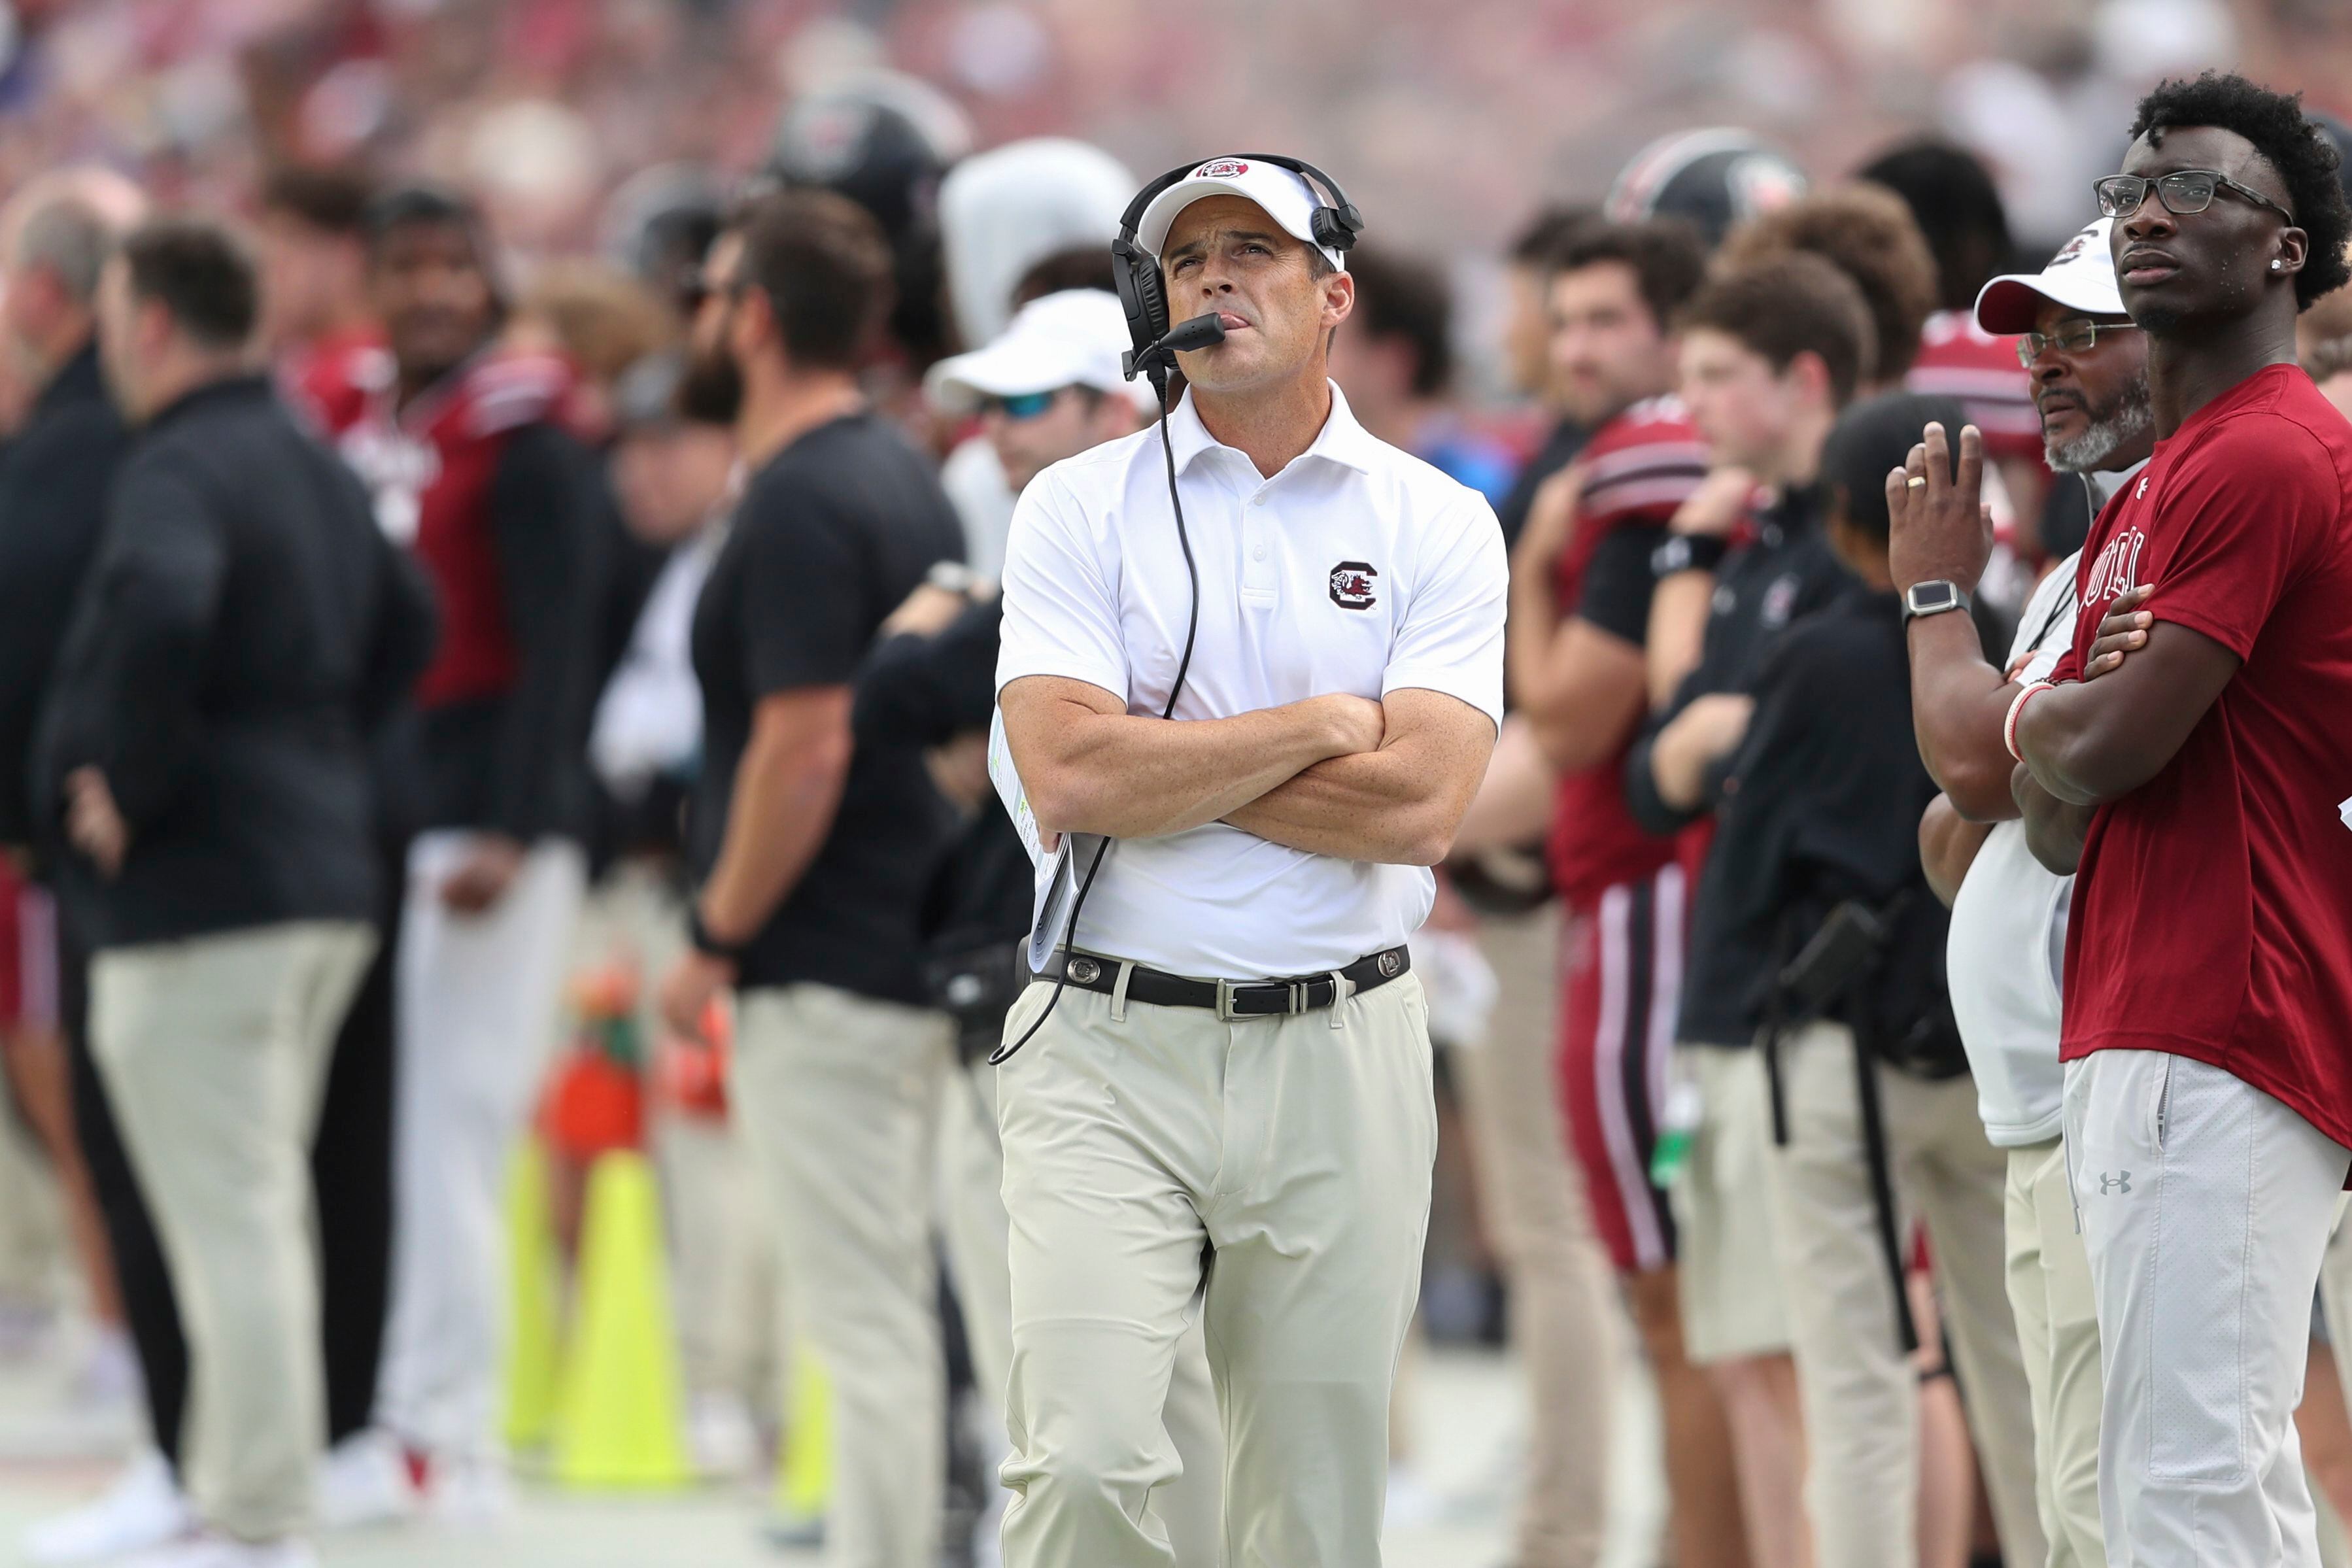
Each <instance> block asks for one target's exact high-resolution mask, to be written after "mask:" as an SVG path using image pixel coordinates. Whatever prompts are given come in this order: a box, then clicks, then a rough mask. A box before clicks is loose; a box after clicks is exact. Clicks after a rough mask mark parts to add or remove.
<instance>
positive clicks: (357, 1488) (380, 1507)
mask: <svg viewBox="0 0 2352 1568" xmlns="http://www.w3.org/2000/svg"><path fill="white" fill-rule="evenodd" d="M318 1498H319V1522H320V1525H322V1526H324V1527H325V1528H326V1529H329V1530H357V1529H361V1528H363V1527H365V1526H368V1525H373V1524H399V1523H402V1522H404V1521H407V1520H411V1519H414V1518H415V1517H416V1511H417V1496H416V1488H415V1484H414V1483H413V1482H411V1481H410V1479H408V1456H407V1455H406V1454H405V1453H404V1452H402V1451H401V1447H400V1444H399V1441H398V1440H397V1439H395V1438H394V1436H392V1434H391V1433H389V1432H386V1431H383V1430H382V1429H381V1428H378V1427H373V1426H372V1427H370V1428H368V1429H367V1430H366V1431H364V1432H354V1433H352V1435H351V1436H348V1437H346V1438H344V1439H343V1440H342V1441H341V1442H340V1443H338V1444H336V1445H335V1446H334V1447H331V1448H330V1449H328V1450H327V1451H326V1453H325V1454H324V1455H322V1456H320V1460H319V1483H318Z"/></svg>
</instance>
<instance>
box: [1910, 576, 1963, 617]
mask: <svg viewBox="0 0 2352 1568" xmlns="http://www.w3.org/2000/svg"><path fill="white" fill-rule="evenodd" d="M1968 607H1969V595H1968V594H1967V592H1966V591H1965V590H1964V589H1962V588H1961V586H1960V585H1959V584H1958V583H1953V582H1948V581H1947V580H1946V579H1944V578H1941V577H1937V578H1934V579H1932V580H1930V581H1928V582H1926V583H1914V584H1911V586H1909V587H1908V588H1906V589H1905V590H1904V591H1903V624H1904V625H1905V626H1909V625H1910V624H1911V623H1912V622H1913V621H1916V620H1917V619H1918V618H1919V617H1920V616H1940V615H1942V614H1943V613H1944V612H1945V611H1946V610H1959V611H1963V612H1965V611H1966V610H1967V609H1968Z"/></svg>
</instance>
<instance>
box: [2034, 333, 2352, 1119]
mask: <svg viewBox="0 0 2352 1568" xmlns="http://www.w3.org/2000/svg"><path fill="white" fill-rule="evenodd" d="M2347 498H2352V426H2347V425H2346V423H2345V421H2344V417H2343V416H2341V415H2339V414H2337V413H2336V410H2335V409H2334V408H2333V407H2331V406H2329V405H2328V403H2327V401H2326V399H2325V398H2323V397H2322V396H2320V395H2319V392H2318V390H2317V389H2316V388H2315V387H2314V386H2313V385H2312V384H2311V380H2310V378H2309V377H2308V376H2306V375H2305V374H2303V372H2302V371H2300V370H2298V369H2296V368H2295V367H2294V366H2293V365H2273V366H2271V367H2270V368H2269V369H2267V370H2263V371H2260V372H2257V373H2256V374H2253V375H2251V376H2249V377H2247V378H2246V379H2245V380H2244V381H2242V382H2241V383H2240V384H2238V385H2236V386H2234V387H2232V388H2231V389H2230V390H2229V391H2228V392H2226V393H2224V394H2222V395H2221V396H2220V397H2217V398H2215V399H2214V400H2213V401H2212V402H2211V403H2210V404H2207V405H2205V406H2204V407H2203V408H2201V409H2200V410H2198V411H2197V413H2196V414H2194V415H2193V416H2190V417H2189V420H2188V422H2187V423H2186V424H2184V425H2182V426H2181V427H2180V428H2179V430H2178V431H2176V432H2175V433H2174V434H2173V435H2172V436H2171V437H2168V439H2166V440H2163V441H2160V442H2158V444H2157V447H2156V456H2155V457H2154V458H2151V459H2150V460H2149V462H2148V465H2147V468H2145V469H2143V470H2142V471H2141V474H2140V477H2139V478H2138V479H2137V480H2136V481H2134V482H2133V484H2132V485H2131V486H2129V487H2128V488H2127V489H2124V490H2122V491H2120V492H2118V493H2117V494H2116V497H2115V499H2114V500H2111V501H2109V502H2108V503H2107V506H2106V508H2105V510H2103V511H2102V512H2101V513H2100V514H2099V517H2098V519H2097V521H2095V523H2094V524H2093V525H2092V528H2091V537H2090V542H2088V543H2087V544H2086V545H2085V546H2084V550H2083V560H2082V564H2081V566H2080V567H2079V568H2078V569H2077V576H2076V580H2075V581H2076V590H2077V593H2078V595H2079V597H2080V599H2081V603H2082V611H2081V615H2080V617H2079V619H2078V620H2077V621H2076V622H2075V629H2074V648H2075V649H2076V650H2080V649H2082V648H2085V647H2089V646H2090V645H2091V643H2092V642H2093V640H2095V638H2096V637H2097V635H2098V626H2099V622H2100V620H2101V618H2102V617H2103V616H2105V614H2106V612H2107V606H2108V605H2109V604H2110V603H2111V602H2112V601H2113V600H2114V599H2115V598H2116V595H2119V594H2122V593H2124V592H2125V591H2126V590H2127V589H2129V588H2131V587H2134V586H2136V585H2145V586H2147V587H2150V588H2152V589H2153V590H2154V592H2153V594H2152V595H2151V596H2150V598H2149V600H2148V603H2147V609H2148V611H2149V612H2150V613H2151V614H2153V615H2154V616H2156V618H2157V619H2158V620H2159V621H2169V622H2172V623H2174V624H2176V625H2179V626H2187V627H2189V629H2190V630H2192V631H2196V632H2199V633H2201V634H2203V635H2204V636H2206V637H2210V638H2212V639H2213V640H2214V641H2216V642H2218V643H2220V644H2221V645H2222V646H2223V647H2227V648H2228V649H2229V650H2230V651H2231V652H2232V653H2234V654H2236V655H2237V656H2238V657H2239V658H2241V659H2242V660H2243V661H2244V662H2243V663H2242V665H2241V666H2240V668H2239V669H2238V672H2237V674H2236V675H2235V676H2233V677H2232V678H2231V681H2230V683H2229V685H2227V686H2225V687H2223V688H2222V689H2221V697H2220V698H2219V699H2218V700H2215V702H2214V704H2213V706H2212V707H2211V709H2210V710H2208V711H2207V712H2206V714H2205V716H2204V718H2203V719H2201V720H2200V721H2199V722H2198V724H2197V727H2196V728H2195V729H2194V730H2192V731H2190V732H2189V739H2188V741H2187V742H2185V743H2184V744H2183V745H2182V746H2181V748H2180V750H2179V753H2178V754H2176V755H2175V756H2174V757H2173V759H2172V761H2171V762H2170V763H2167V764H2166V765H2165V768H2164V771H2163V772H2161V773H2158V774H2157V775H2156V777H2155V778H2153V779H2151V780H2149V781H2148V782H2147V784H2143V785H2141V786H2140V787H2139V788H2138V789H2137V790H2134V791H2133V792H2132V793H2131V794H2129V795H2125V796H2124V797H2122V798H2121V799H2119V800H2116V801H2113V802H2111V803H2109V804H2108V805H2105V806H2102V807H2101V808H2100V809H2099V810H2098V812H2097V814H2096V815H2095V816H2094V817H2093V819H2092V822H2091V828H2090V835H2089V837H2088V838H2087V839H2086V840H2085V842H2084V847H2083V859H2082V867H2081V870H2080V873H2079V875H2078V876H2077V878H2076V879H2075V882H2074V918H2073V920H2072V921H2070V922H2069V924H2068V927H2067V932H2066V985H2065V1027H2064V1035H2063V1048H2062V1050H2061V1052H2060V1055H2062V1056H2063V1057H2064V1058H2067V1059H2069V1060H2072V1059H2074V1058H2079V1057H2083V1056H2086V1055H2088V1054H2089V1053H2091V1052H2093V1051H2096V1050H2109V1049H2123V1050H2151V1051H2167V1052H2170V1053H2172V1054H2174V1055H2178V1056H2185V1057H2189V1058H2194V1059H2196V1060H2198V1061H2201V1062H2206V1063H2209V1064H2210V1065H2211V1066H2214V1067H2217V1068H2221V1069H2222V1070H2223V1071H2225V1072H2228V1073H2231V1074H2233V1075H2235V1076H2236V1077H2237V1078H2239V1079H2242V1080H2243V1081H2244V1082H2246V1083H2248V1084H2250V1085H2252V1087H2254V1088H2255V1089H2261V1090H2262V1091H2263V1093H2265V1094H2268V1095H2270V1096H2272V1097H2273V1099H2275V1100H2280V1101H2282V1102H2283V1103H2284V1104H2285V1105H2287V1106H2289V1107H2291V1108H2292V1109H2293V1110H2295V1111H2296V1112H2297V1113H2299V1114H2300V1115H2302V1116H2303V1117H2304V1118H2305V1120H2306V1121H2309V1122H2310V1123H2311V1124H2312V1125H2313V1126H2315V1127H2316V1128H2318V1129H2319V1131H2322V1132H2324V1133H2326V1135H2327V1136H2328V1137H2330V1138H2332V1139H2334V1140H2336V1142H2338V1143H2345V1144H2352V826H2347V823H2346V822H2345V820H2344V819H2343V818H2342V817H2341V816H2339V815H2338V813H2339V810H2340V809H2341V808H2342V807H2343V805H2344V803H2346V801H2347V797H2352V614H2347V605H2352V499H2347ZM2081 669H2082V660H2081V658H2080V656H2079V652H2069V653H2068V654H2067V655H2066V657H2065V658H2063V659H2061V660H2060V661H2059V665H2058V668H2057V669H2056V670H2055V671H2054V672H2053V675H2054V678H2055V679H2062V680H2072V679H2076V678H2077V677H2078V676H2079V675H2080V673H2081Z"/></svg>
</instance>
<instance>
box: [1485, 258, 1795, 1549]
mask: <svg viewBox="0 0 2352 1568" xmlns="http://www.w3.org/2000/svg"><path fill="white" fill-rule="evenodd" d="M1558 259H1559V271H1558V273H1557V274H1556V275H1555V276H1554V278H1553V279H1552V286H1551V297H1552V307H1553V319H1554V322H1555V327H1554V336H1553V340H1552V342H1553V353H1554V369H1555V372H1556V374H1558V376H1559V381H1560V384H1562V385H1563V386H1564V387H1568V388H1572V389H1573V406H1576V407H1578V408H1579V409H1580V411H1582V412H1586V413H1588V414H1591V415H1597V416H1599V419H1598V422H1597V423H1596V425H1595V427H1594V429H1593V433H1592V439H1591V441H1590V442H1589V443H1587V445H1586V447H1585V448H1584V451H1583V452H1582V453H1581V454H1580V457H1579V458H1578V460H1577V462H1576V463H1575V464H1574V465H1573V466H1571V467H1570V468H1569V469H1567V470H1566V471H1565V472H1563V473H1562V474H1560V475H1559V476H1558V477H1557V478H1555V479H1552V480H1550V481H1549V483H1547V484H1546V485H1545V487H1544V489H1543V490H1542V491H1541V492H1539V493H1538V498H1537V501H1536V505H1535V508H1534V510H1532V511H1531V512H1530V513H1529V515H1528V528H1527V531H1526V532H1524V533H1522V534H1521V535H1520V536H1519V542H1518V544H1517V549H1516V550H1515V551H1514V552H1513V556H1512V563H1511V592H1512V612H1513V615H1512V618H1513V621H1514V623H1515V629H1514V630H1513V632H1512V633H1511V636H1510V639H1509V642H1508V644H1507V655H1506V657H1507V668H1508V672H1509V675H1510V678H1511V686H1512V690H1513V694H1514V697H1515V700H1516V701H1517V705H1518V710H1519V712H1520V713H1521V714H1523V715H1525V716H1526V718H1527V719H1528V721H1529V722H1530V723H1531V724H1532V725H1533V727H1534V730H1535V733H1536V735H1537V736H1538V740H1539V741H1540V742H1542V744H1543V747H1544V750H1545V751H1546V752H1547V753H1548V754H1549V757H1550V759H1551V761H1552V762H1553V763H1554V764H1555V765H1556V766H1558V767H1559V769H1560V773H1561V776H1560V781H1559V791H1558V797H1557V805H1556V807H1555V810H1554V813H1553V821H1552V828H1551V833H1550V835H1549V846H1548V847H1549V861H1550V867H1551V873H1552V881H1553V885H1554V886H1556V887H1557V888H1558V889H1559V892H1560V896H1561V898H1562V900H1563V901H1564V902H1565V904H1566V906H1567V930H1566V945H1565V946H1564V948H1563V950H1562V952H1563V968H1564V975H1563V983H1564V984H1565V986H1566V992H1567V1005H1566V1007H1565V1009H1564V1010H1563V1012H1562V1014H1561V1025H1560V1029H1559V1070H1560V1075H1561V1079H1562V1082H1561V1085H1560V1095H1559V1100H1560V1104H1561V1107H1562V1113H1563V1115H1564V1117H1565V1120H1566V1124H1567V1129H1568V1135H1569V1143H1570V1148H1571V1149H1572V1150H1573V1151H1574V1152H1575V1154H1576V1156H1577V1158H1578V1160H1579V1162H1580V1165H1581V1167H1582V1170H1583V1174H1584V1182H1583V1186H1584V1189H1585V1193H1586V1194H1587V1197H1588V1198H1589V1200H1590V1202H1591V1208H1592V1215H1593V1220H1594V1223H1595V1226H1596V1228H1597V1229H1598V1230H1599V1232H1600V1235H1601V1240H1602V1241H1603V1243H1604V1244H1605V1245H1606V1246H1607V1247H1608V1249H1609V1254H1610V1258H1611V1260H1612V1262H1613V1263H1614V1264H1615V1265H1616V1267H1617V1270H1618V1277H1619V1279H1620V1281H1621V1283H1622V1287H1623V1289H1624V1292H1625V1297H1626V1300H1627V1304H1628V1305H1629V1306H1630V1307H1631V1308H1632V1310H1633V1322H1634V1327H1635V1328H1636V1329H1637V1330H1638V1331H1639V1332H1640V1334H1641V1337H1642V1342H1643V1349H1644V1350H1645V1351H1646V1352H1648V1356H1649V1362H1650V1367H1651V1371H1652V1373H1653V1374H1654V1376H1655V1377H1656V1379H1657V1384H1658V1393H1659V1399H1660V1402H1661V1405H1663V1408H1664V1418H1665V1444H1664V1450H1665V1469H1666V1482H1667V1489H1668V1493H1669V1496H1670V1498H1671V1500H1672V1504H1673V1508H1672V1530H1673V1538H1674V1541H1675V1556H1676V1560H1677V1561H1678V1562H1680V1563H1687V1564H1690V1565H1691V1568H1700V1565H1702V1564H1736V1563H1741V1562H1743V1561H1745V1560H1746V1558H1747V1555H1748V1552H1747V1545H1746V1540H1745V1535H1746V1532H1745V1530H1744V1528H1743V1521H1742V1519H1741V1515H1740V1505H1739V1491H1738V1479H1737V1473H1736V1468H1735V1460H1734V1449H1733V1446H1732V1436H1731V1427H1730V1426H1729V1424H1728V1422H1727V1417H1726V1414H1725V1411H1724V1408H1723V1405H1722V1402H1721V1399H1720V1397H1719V1393H1718V1390H1717V1387H1716V1386H1715V1384H1713V1383H1712V1382H1711V1381H1710V1380H1709V1378H1708V1377H1707V1375H1706V1372H1705V1371H1704V1370H1703V1369H1701V1368H1699V1367H1698V1366H1696V1365H1695V1364H1694V1363H1692V1362H1691V1360H1690V1359H1689V1358H1688V1356H1686V1355H1685V1352H1684V1348H1683V1334H1682V1319H1681V1310H1680V1303H1679V1300H1678V1295H1677V1292H1678V1289H1679V1287H1678V1280H1677V1275H1676V1270H1675V1251H1676V1243H1677V1237H1676V1236H1675V1222H1674V1216H1673V1214H1672V1212H1671V1210H1670V1208H1669V1205H1668V1204H1667V1201H1666V1196H1665V1194H1664V1192H1662V1191H1660V1190H1659V1188H1658V1187H1657V1185H1656V1184H1654V1182H1653V1181H1652V1179H1651V1173H1650V1166H1651V1162H1652V1159H1653V1156H1654V1153H1655V1152H1656V1149H1655V1146H1656V1142H1657V1139H1658V1136H1659V1129H1661V1128H1662V1127H1663V1126H1664V1123H1665V1121H1666V1106H1665V1104H1664V1102H1663V1099H1662V1092H1663V1086H1664V1085H1665V1084H1666V1083H1667V1081H1668V1080H1669V1078H1670V1068H1671V1057H1672V1053H1673V1049H1674V1039H1675V1033H1674V1016H1673V1014H1672V1011H1671V1008H1672V1001H1671V995H1672V992H1673V988H1674V978H1675V975H1677V974H1679V973H1680V972H1681V969H1682V964H1683V942H1684V920H1683V911H1684V910H1685V909H1686V908H1687V907H1688V902H1689V900H1688V894H1687V890H1686V888H1685V873H1684V868H1683V865H1682V863H1681V861H1682V856H1681V855H1680V854H1679V853H1678V847H1677V844H1676V841H1675V839H1674V838H1673V837H1662V836H1653V835H1651V834H1648V833H1645V832H1644V831H1643V828H1642V826H1641V825H1640V824H1638V823H1636V822H1635V821H1634V820H1633V816H1632V815H1631V813H1630V812H1629V811H1628V810H1627V808H1626V805H1625V793H1624V785H1623V782H1622V775H1623V770H1624V763H1625V753H1626V752H1627V750H1628V749H1629V748H1630V747H1631V746H1632V744H1633V738H1634V736H1635V735H1636V734H1638V733H1639V731H1640V730H1641V724H1642V719H1643V715H1644V713H1645V712H1646V711H1647V710H1648V707H1649V702H1648V691H1647V688H1646V682H1645V679H1644V673H1645V672H1644V668H1643V642H1644V640H1645V639H1646V638H1647V637H1648V630H1649V622H1650V605H1651V598H1652V589H1653V586H1654V581H1655V579H1654V574H1653V573H1652V571H1651V558H1652V556H1653V555H1654V552H1656V550H1657V548H1658V546H1659V545H1660V544H1662V543H1664V541H1665V538H1666V525H1667V523H1668V522H1669V521H1671V520H1672V518H1673V517H1674V516H1675V512H1676V511H1677V510H1680V509H1681V508H1682V506H1683V505H1684V504H1685V502H1687V501H1689V500H1691V499H1692V498H1693V497H1694V496H1695V495H1696V494H1697V493H1698V492H1699V490H1700V489H1701V488H1702V485H1703V484H1704V482H1705V481H1706V471H1707V470H1706V448H1705V447H1703V446H1701V445H1700V443H1699V438H1698V433H1697V431H1696V430H1695V429H1694V428H1693V427H1692V426H1691V424H1690V421H1689V419H1688V417H1687V416H1685V412H1684V409H1683V406H1682V405H1681V403H1680V402H1679V401H1678V400H1676V399H1675V398H1674V397H1672V396H1670V395H1667V394H1668V391H1669V389H1670V388H1671V387H1672V386H1673V384H1674V380H1675V350H1674V338H1673V323H1674V321H1675V317H1676V316H1677V315H1678V314H1679V313H1680V311H1681V310H1682V308H1683V306H1684V304H1685V302H1686V301H1687V300H1689V298H1690V296H1691V294H1692V293H1693V292H1694V291H1696V289H1697V288H1698V287H1699V284H1700V282H1701V280H1702V279H1703V278H1704V277H1705V275H1706V253H1705V251H1704V250H1702V248H1701V247H1700V244H1699V237H1698V231H1697V230H1696V229H1695V228H1693V227H1692V226H1690V225H1689V224H1687V223H1685V222H1682V221H1680V220H1676V219H1649V220H1646V221H1643V222H1639V223H1632V224H1616V223H1605V222H1603V223H1594V224H1591V225H1589V226H1585V227H1584V228H1582V229H1581V230H1580V231H1579V232H1578V234H1577V235H1576V236H1575V237H1573V238H1572V239H1570V241H1569V242H1568V243H1567V245H1566V246H1565V247H1563V248H1562V249H1561V250H1560V252H1559V258H1558ZM1738 499H1739V500H1742V501H1744V500H1745V499H1746V498H1745V496H1744V495H1742V496H1741V497H1739V498H1738ZM1734 1392H1735V1393H1737V1392H1738V1391H1737V1390H1736V1389H1735V1390H1734Z"/></svg>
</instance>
